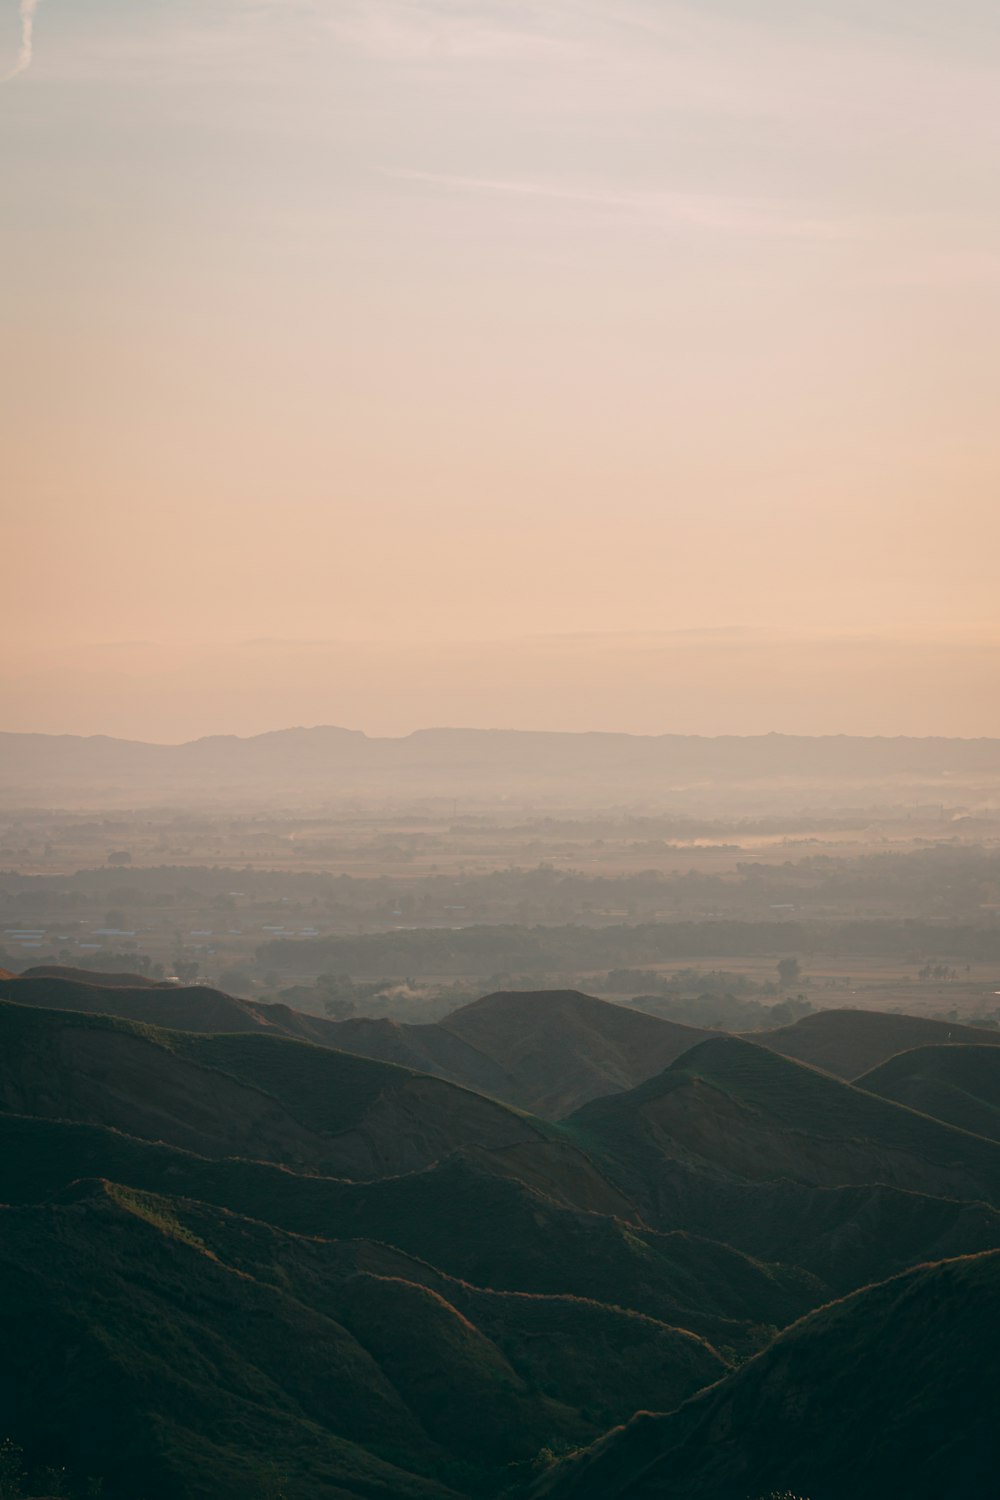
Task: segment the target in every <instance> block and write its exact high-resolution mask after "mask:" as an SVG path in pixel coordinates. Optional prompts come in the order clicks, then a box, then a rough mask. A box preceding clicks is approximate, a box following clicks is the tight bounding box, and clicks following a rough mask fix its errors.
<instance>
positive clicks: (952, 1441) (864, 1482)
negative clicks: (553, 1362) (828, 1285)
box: [531, 1253, 1000, 1500]
mask: <svg viewBox="0 0 1000 1500" xmlns="http://www.w3.org/2000/svg"><path fill="white" fill-rule="evenodd" d="M998 1326H1000V1254H997V1253H992V1254H987V1255H979V1256H973V1257H969V1258H964V1259H959V1260H950V1261H945V1262H943V1263H938V1264H936V1265H927V1266H920V1267H917V1268H916V1269H914V1270H911V1271H908V1272H906V1273H905V1274H903V1275H901V1276H899V1277H897V1278H895V1279H893V1280H890V1281H886V1282H882V1283H880V1284H878V1285H876V1286H872V1287H866V1288H865V1289H864V1290H862V1291H859V1292H857V1293H855V1294H854V1295H853V1296H851V1297H848V1298H846V1299H845V1300H843V1301H841V1302H835V1303H832V1304H831V1305H829V1306H827V1307H823V1308H821V1309H819V1310H818V1311H817V1312H815V1313H813V1314H811V1315H810V1316H809V1317H807V1318H805V1319H803V1320H802V1321H801V1322H800V1323H797V1324H796V1325H795V1326H794V1327H792V1328H790V1329H787V1330H786V1331H785V1332H784V1333H783V1334H780V1335H779V1337H778V1338H777V1339H776V1340H775V1341H774V1343H773V1344H772V1345H771V1346H770V1347H769V1348H768V1349H766V1350H765V1351H764V1352H763V1353H762V1354H760V1355H758V1356H757V1357H756V1358H755V1359H752V1360H750V1361H749V1363H747V1364H745V1365H744V1366H743V1367H742V1368H741V1369H739V1370H737V1371H734V1372H733V1373H732V1374H730V1375H728V1376H726V1377H725V1378H724V1379H723V1380H722V1381H720V1382H719V1383H718V1384H716V1385H714V1386H711V1387H709V1388H708V1389H707V1390H705V1391H703V1392H702V1393H701V1394H700V1395H698V1396H695V1397H694V1398H693V1399H692V1400H690V1401H688V1402H686V1403H685V1404H684V1405H682V1406H681V1407H679V1408H678V1409H677V1410H676V1411H674V1412H672V1413H670V1414H668V1415H665V1416H653V1415H650V1414H648V1413H640V1414H639V1415H638V1416H636V1417H634V1418H633V1419H632V1421H631V1422H629V1423H627V1424H626V1426H625V1427H623V1428H619V1429H618V1430H617V1431H613V1432H611V1433H609V1434H608V1435H607V1436H606V1437H605V1438H604V1439H602V1441H601V1442H599V1443H597V1444H596V1445H594V1446H593V1447H591V1448H588V1449H585V1450H584V1451H583V1452H582V1453H580V1454H578V1455H577V1456H575V1457H573V1458H570V1459H568V1460H566V1461H564V1462H563V1463H560V1464H556V1465H555V1466H554V1468H553V1469H552V1470H551V1471H550V1473H549V1474H548V1475H547V1476H546V1478H545V1479H543V1480H542V1481H541V1482H540V1483H539V1484H538V1485H537V1486H536V1487H535V1488H534V1489H533V1490H532V1492H531V1493H532V1496H533V1497H538V1500H541V1497H543V1496H544V1497H545V1500H654V1497H655V1500H737V1497H739V1500H743V1497H756V1496H761V1497H764V1496H778V1495H779V1493H780V1495H781V1496H791V1495H796V1496H803V1497H804V1496H808V1497H809V1500H888V1497H890V1496H903V1495H905V1496H906V1497H907V1500H943V1497H944V1496H967V1497H969V1500H986V1497H987V1496H989V1495H993V1494H995V1492H996V1475H997V1451H998V1450H997V1431H996V1411H995V1392H996V1389H997V1384H998V1381H1000V1341H998V1340H997V1337H996V1330H997V1327H998Z"/></svg>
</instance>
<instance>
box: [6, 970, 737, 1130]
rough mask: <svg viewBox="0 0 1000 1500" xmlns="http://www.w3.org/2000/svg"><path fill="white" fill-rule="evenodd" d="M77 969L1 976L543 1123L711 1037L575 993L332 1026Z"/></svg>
mask: <svg viewBox="0 0 1000 1500" xmlns="http://www.w3.org/2000/svg"><path fill="white" fill-rule="evenodd" d="M77 972H78V971H72V973H73V975H74V976H75V975H76V973H77ZM70 973H71V971H69V970H59V969H56V968H53V969H50V970H47V971H45V973H41V972H38V973H33V974H30V975H24V976H22V977H21V978H19V979H12V980H7V981H4V980H3V979H2V978H0V999H8V1000H14V1001H16V1002H17V1003H18V1004H20V1005H40V1006H44V1007H46V1008H47V1009H58V1010H75V1011H87V1012H101V1013H103V1014H107V1015H114V1016H120V1017H122V1018H123V1019H126V1020H130V1021H141V1022H143V1023H145V1024H148V1025H152V1026H159V1027H166V1028H168V1029H176V1030H182V1031H196V1032H218V1033H222V1032H226V1033H233V1032H270V1033H273V1034H275V1035H278V1036H287V1037H295V1038H297V1039H299V1040H303V1041H310V1042H315V1043H317V1044H318V1045H320V1046H324V1047H335V1048H337V1049H338V1050H339V1051H343V1052H350V1053H353V1054H354V1055H355V1056H358V1057H370V1058H374V1059H375V1060H377V1061H379V1062H387V1063H395V1064H398V1065H399V1066H401V1067H405V1068H411V1069H413V1070H415V1071H417V1072H422V1073H429V1074H431V1075H433V1076H434V1077H437V1078H443V1079H446V1080H447V1081H449V1082H451V1083H457V1084H460V1085H461V1086H462V1087H464V1088H469V1089H474V1090H476V1091H477V1092H480V1093H484V1094H489V1095H491V1096H492V1097H493V1098H495V1099H499V1100H502V1101H504V1102H505V1103H507V1104H513V1105H517V1106H518V1107H520V1108H522V1109H527V1110H529V1111H530V1112H531V1113H532V1114H537V1115H541V1116H542V1117H543V1118H545V1119H558V1118H560V1116H562V1115H564V1114H569V1113H571V1112H572V1111H573V1110H574V1109H576V1108H578V1107H579V1106H580V1105H581V1104H584V1103H586V1102H587V1101H588V1100H590V1099H595V1098H598V1097H599V1096H600V1095H601V1094H608V1093H615V1092H617V1091H618V1090H620V1089H628V1088H633V1087H634V1086H635V1084H637V1083H641V1082H642V1081H643V1080H644V1079H646V1078H649V1077H650V1076H651V1075H652V1074H653V1073H655V1072H659V1071H660V1070H661V1069H662V1068H665V1067H666V1066H667V1065H668V1063H670V1062H672V1061H673V1060H674V1058H675V1057H678V1056H679V1055H680V1053H681V1052H683V1051H686V1050H687V1048H689V1047H691V1046H693V1044H694V1043H695V1042H696V1041H700V1040H701V1038H702V1037H704V1036H707V1035H709V1033H708V1032H705V1031H701V1030H698V1029H697V1028H695V1027H691V1026H682V1025H678V1024H677V1023H676V1022H672V1021H664V1020H660V1019H658V1018H657V1017H655V1016H649V1015H646V1014H644V1013H643V1012H641V1011H633V1010H629V1009H626V1008H625V1007H624V1006H620V1005H611V1004H609V1003H608V1002H606V1001H604V1000H595V999H593V998H592V997H591V996H589V995H581V994H578V993H576V992H575V991H565V992H558V991H543V992H541V993H531V994H529V993H515V994H497V995H487V996H486V997H485V998H484V999H482V1000H476V1001H474V1002H473V1003H472V1004H470V1005H465V1006H462V1007H461V1009H459V1010H457V1011H454V1012H453V1013H452V1014H451V1015H450V1016H447V1017H445V1019H444V1020H443V1021H442V1022H440V1023H439V1024H436V1025H433V1024H429V1025H412V1026H409V1025H406V1024H403V1023H400V1022H398V1021H390V1020H383V1019H376V1020H367V1019H358V1020H347V1021H331V1020H328V1019H326V1018H325V1017H323V1016H313V1015H309V1014H307V1013H305V1012H304V1011H297V1010H293V1009H292V1008H290V1007H289V1006H287V1005H270V1004H263V1003H260V1002H257V1001H251V1000H242V999H238V998H237V997H235V996H232V995H225V994H223V993H222V992H221V991H219V990H214V989H210V988H207V987H205V986H202V985H191V986H185V987H183V988H178V987H176V986H172V985H158V986H151V985H148V984H147V985H142V986H129V985H108V984H105V983H104V982H103V980H102V981H101V982H100V983H90V982H86V983H81V982H80V981H79V980H78V979H77V978H76V977H73V978H70V977H68V976H69V975H70Z"/></svg>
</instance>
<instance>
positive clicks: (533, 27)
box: [0, 0, 1000, 740]
mask: <svg viewBox="0 0 1000 1500" xmlns="http://www.w3.org/2000/svg"><path fill="white" fill-rule="evenodd" d="M0 75H5V76H4V81H3V82H2V83H0V187H2V190H0V263H2V265H3V267H4V275H3V280H2V283H0V439H2V442H0V491H2V503H3V508H4V516H3V523H4V538H5V543H6V545H5V548H4V552H5V563H6V567H5V570H4V582H5V604H6V609H5V612H4V613H5V619H6V622H7V629H6V631H4V632H3V641H2V643H0V727H6V728H11V729H38V730H42V729H44V730H47V731H50V732H64V731H65V732H81V733H94V732H100V731H106V732H111V733H122V734H128V735H132V736H135V737H140V738H161V739H174V740H175V739H183V738H187V737H189V736H191V735H194V734H199V733H206V732H216V731H234V732H240V733H250V732H255V731H257V730H258V729H260V730H263V729H268V728H276V727H280V726H281V725H283V724H287V723H303V722H335V723H349V724H350V725H351V726H352V727H358V728H362V729H368V730H370V731H371V732H377V733H404V732H407V731H408V730H409V729H412V728H417V727H420V726H422V725H426V724H432V723H452V724H482V725H492V724H502V725H504V726H505V727H519V728H531V727H540V728H592V729H626V730H632V731H635V732H657V731H671V730H690V731H700V732H736V733H749V732H757V731H759V730H763V729H769V728H770V729H777V730H791V731H796V732H808V733H819V732H834V731H837V730H842V731H844V732H858V733H900V732H906V733H954V734H998V735H1000V694H998V693H996V691H995V684H996V682H997V680H998V678H1000V611H998V609H997V603H996V600H997V584H998V568H997V557H998V555H1000V504H998V499H1000V495H998V488H1000V486H998V480H1000V423H998V422H997V420H996V412H997V410H998V406H1000V401H998V398H1000V361H998V356H997V350H998V348H1000V191H998V186H1000V184H998V181H997V178H998V163H1000V11H998V10H997V8H996V6H995V4H993V3H992V0H989V3H987V0H953V3H951V4H950V5H948V6H947V7H945V6H942V5H941V4H940V3H939V0H906V3H904V0H865V3H861V0H837V3H836V4H834V3H832V0H829V3H822V4H821V3H816V0H699V3H697V4H694V3H692V4H690V5H674V4H673V3H671V0H593V3H590V0H535V3H528V0H88V3H87V4H86V5H81V4H79V3H75V0H35V3H34V4H32V3H31V0H22V3H19V0H0Z"/></svg>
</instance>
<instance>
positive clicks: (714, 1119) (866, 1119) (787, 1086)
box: [567, 1036, 1000, 1204]
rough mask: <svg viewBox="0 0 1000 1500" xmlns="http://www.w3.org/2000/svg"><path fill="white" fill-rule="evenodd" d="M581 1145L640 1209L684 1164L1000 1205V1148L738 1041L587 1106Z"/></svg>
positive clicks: (576, 1125)
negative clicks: (606, 1165)
mask: <svg viewBox="0 0 1000 1500" xmlns="http://www.w3.org/2000/svg"><path fill="white" fill-rule="evenodd" d="M567 1126H568V1128H569V1130H570V1131H571V1133H572V1135H573V1137H574V1139H576V1140H578V1141H579V1142H580V1143H581V1144H583V1143H586V1145H587V1146H588V1147H589V1148H590V1149H592V1150H593V1151H594V1152H595V1153H597V1154H598V1155H600V1156H601V1157H603V1158H604V1159H605V1160H607V1161H609V1162H611V1163H613V1164H614V1165H615V1167H616V1168H617V1169H618V1175H619V1180H620V1181H622V1182H623V1183H624V1185H625V1186H626V1188H635V1189H636V1191H637V1201H639V1202H640V1203H644V1204H645V1203H647V1202H648V1201H649V1197H648V1194H649V1188H650V1185H655V1184H656V1182H657V1179H658V1178H660V1177H662V1176H663V1174H664V1172H665V1171H666V1172H669V1168H670V1167H671V1166H672V1165H674V1164H679V1165H680V1166H682V1167H689V1168H693V1169H695V1170H696V1171H702V1172H704V1171H708V1172H710V1173H713V1174H716V1175H718V1176H719V1177H721V1178H722V1179H723V1180H725V1179H729V1180H735V1181H743V1182H766V1181H776V1180H779V1179H788V1180H789V1181H791V1182H798V1183H804V1184H808V1185H810V1186H813V1187H838V1186H841V1185H846V1184H859V1185H860V1184H865V1183H883V1184H885V1185H887V1186H893V1187H900V1188H905V1189H909V1190H911V1191H914V1192H920V1193H930V1194H934V1195H937V1194H947V1195H954V1196H958V1197H964V1198H983V1199H985V1200H986V1201H987V1202H991V1203H996V1202H997V1201H998V1200H1000V1148H998V1147H997V1146H996V1144H995V1143H994V1142H992V1141H986V1140H983V1139H982V1138H981V1137H979V1136H975V1135H970V1134H968V1133H967V1132H965V1131H960V1130H956V1129H954V1128H953V1127H952V1126H949V1125H944V1124H942V1123H941V1122H940V1121H937V1120H932V1119H930V1118H929V1117H928V1116H926V1115H920V1114H917V1113H916V1112H915V1111H913V1110H909V1109H904V1108H903V1107H901V1106H900V1105H897V1104H893V1103H891V1102H889V1101H887V1100H883V1099H877V1098H876V1096H874V1095H873V1094H870V1093H867V1092H865V1091H863V1090H862V1089H860V1088H855V1087H852V1085H850V1084H848V1083H844V1082H842V1081H841V1080H840V1079H837V1078H834V1077H832V1076H831V1075H830V1074H827V1073H823V1072H820V1071H819V1070H818V1069H816V1068H811V1067H806V1066H804V1065H803V1064H801V1063H797V1062H793V1061H792V1060H791V1059H789V1058H786V1057H782V1056H780V1055H779V1054H778V1053H775V1052H771V1051H770V1050H769V1049H767V1048H766V1047H760V1046H756V1045H755V1044H754V1043H752V1042H746V1041H743V1040H741V1039H740V1038H738V1037H725V1036H719V1037H713V1038H711V1039H710V1040H709V1041H705V1042H701V1043H699V1044H698V1045H697V1046H696V1047H693V1048H692V1049H691V1050H690V1051H689V1052H686V1053H684V1055H683V1056H682V1057H680V1058H679V1059H678V1060H677V1061H676V1062H675V1063H673V1064H672V1065H671V1067H669V1068H667V1069H666V1071H665V1072H663V1073H661V1074H659V1076H658V1077H656V1078H653V1079H650V1080H649V1081H648V1082H647V1083H644V1084H642V1085H640V1087H639V1088H637V1089H633V1090H632V1091H631V1092H630V1093H627V1094H616V1095H612V1096H610V1097H609V1098H606V1099H598V1100H596V1101H595V1102H594V1103H593V1104H589V1105H585V1106H584V1108H583V1109H581V1110H578V1111H577V1112H576V1113H575V1114H574V1115H573V1116H571V1118H570V1119H569V1121H568V1122H567Z"/></svg>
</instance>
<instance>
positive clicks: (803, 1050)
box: [746, 1010, 1000, 1078]
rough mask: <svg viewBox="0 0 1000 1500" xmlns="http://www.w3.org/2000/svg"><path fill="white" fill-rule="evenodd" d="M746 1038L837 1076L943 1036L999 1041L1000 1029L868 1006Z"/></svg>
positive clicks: (867, 1068)
mask: <svg viewBox="0 0 1000 1500" xmlns="http://www.w3.org/2000/svg"><path fill="white" fill-rule="evenodd" d="M746 1040H747V1041H750V1042H757V1043H758V1044H759V1045H760V1046H762V1047H770V1049H771V1051H772V1052H780V1053H782V1055H783V1056H785V1057H793V1058H795V1060H796V1061H797V1062H804V1063H810V1064H811V1065H812V1066H813V1067H815V1068H825V1070H826V1071H827V1072H828V1073H836V1075H837V1077H838V1078H859V1077H860V1076H861V1074H863V1073H868V1072H870V1071H871V1069H872V1068H876V1067H878V1065H879V1064H880V1063H883V1062H886V1061H887V1060H888V1059H889V1058H890V1057H895V1055H896V1053H897V1052H908V1051H910V1050H911V1048H913V1047H927V1046H937V1045H943V1044H946V1043H948V1042H964V1043H970V1044H971V1043H976V1044H978V1045H980V1046H983V1047H997V1046H1000V1031H990V1030H988V1029H987V1028H985V1027H977V1026H962V1025H960V1024H959V1023H958V1022H957V1021H954V1022H953V1021H932V1020H930V1019H929V1018H927V1017H926V1016H900V1015H895V1014H892V1013H891V1012H887V1011H874V1010H821V1011H817V1012H816V1014H815V1015H811V1016H803V1017H802V1019H801V1020H800V1021H795V1022H794V1023H793V1024H792V1025H790V1026H781V1027H778V1028H777V1029H776V1030H774V1031H753V1032H749V1033H747V1036H746Z"/></svg>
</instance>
